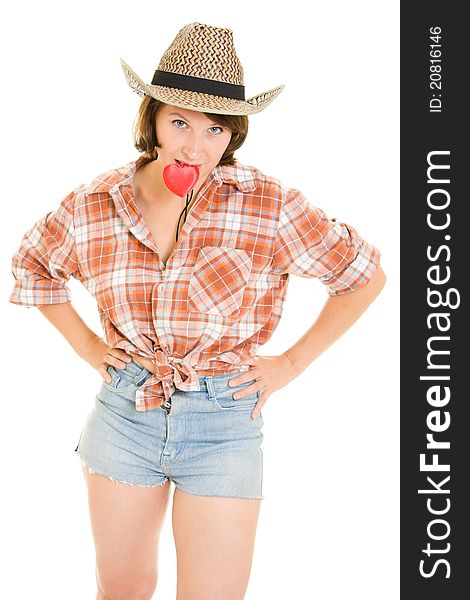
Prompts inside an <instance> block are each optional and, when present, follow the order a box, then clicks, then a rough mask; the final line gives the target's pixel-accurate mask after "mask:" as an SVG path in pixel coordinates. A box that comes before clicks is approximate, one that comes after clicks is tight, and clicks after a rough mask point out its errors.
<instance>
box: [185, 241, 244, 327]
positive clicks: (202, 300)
mask: <svg viewBox="0 0 470 600" xmlns="http://www.w3.org/2000/svg"><path fill="white" fill-rule="evenodd" d="M251 269H252V259H251V257H250V256H249V254H248V252H246V251H245V250H242V249H240V248H224V247H218V246H203V247H202V248H200V249H199V254H198V256H197V259H196V263H195V265H194V269H193V272H192V274H191V277H190V280H189V289H188V308H189V309H190V310H192V311H196V312H203V313H209V314H214V315H221V316H224V317H230V316H232V315H234V314H235V313H237V312H238V311H239V310H240V308H241V305H242V300H243V293H244V291H245V286H246V283H247V281H248V279H249V277H250V273H251Z"/></svg>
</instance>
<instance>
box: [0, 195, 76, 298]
mask: <svg viewBox="0 0 470 600" xmlns="http://www.w3.org/2000/svg"><path fill="white" fill-rule="evenodd" d="M79 189H80V188H77V189H75V190H73V191H72V192H70V194H68V195H67V196H66V197H65V198H64V199H63V200H62V201H61V203H60V205H59V207H58V208H57V210H55V211H52V212H49V213H48V214H47V215H45V216H44V217H42V218H41V219H40V220H39V221H38V222H37V223H35V225H33V226H32V227H31V228H30V229H29V230H28V231H27V232H26V233H25V234H24V236H23V240H22V242H21V245H20V247H19V249H18V251H17V252H16V253H15V254H14V255H13V257H12V259H11V271H12V273H13V277H14V278H15V283H14V287H13V291H12V293H11V295H10V298H9V301H10V302H12V303H13V304H20V305H22V306H27V307H31V306H44V305H48V304H62V303H65V302H69V301H70V300H71V294H70V290H69V288H68V287H67V282H68V280H69V279H70V276H71V275H74V276H75V277H77V279H79V278H80V276H79V269H78V261H77V254H76V247H75V237H74V219H73V215H74V202H75V199H76V195H77V192H78V190H79Z"/></svg>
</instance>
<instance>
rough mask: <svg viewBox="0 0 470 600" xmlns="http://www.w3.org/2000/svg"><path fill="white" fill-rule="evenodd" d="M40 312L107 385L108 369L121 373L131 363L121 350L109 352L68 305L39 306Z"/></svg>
mask: <svg viewBox="0 0 470 600" xmlns="http://www.w3.org/2000/svg"><path fill="white" fill-rule="evenodd" d="M38 308H39V310H40V311H41V312H42V314H43V315H44V316H45V317H46V319H48V320H49V321H50V322H51V323H52V324H53V325H54V327H55V328H56V329H57V330H58V331H60V333H61V334H62V335H63V336H64V338H65V339H66V340H67V341H68V343H69V344H70V345H71V346H72V348H73V349H74V350H75V352H76V353H77V354H78V355H79V356H80V357H81V358H83V360H85V361H86V362H88V363H89V364H90V365H91V366H92V367H93V368H95V369H97V370H98V372H99V373H100V375H101V377H102V378H103V379H104V380H105V381H107V382H108V383H109V382H110V381H111V377H110V376H109V374H108V372H107V368H108V365H112V366H114V367H116V368H118V369H123V368H124V367H125V366H126V364H127V363H128V362H130V361H131V360H132V359H131V357H130V356H128V355H127V354H126V353H125V352H124V350H121V349H119V348H110V347H109V346H108V345H107V344H106V342H105V341H104V340H103V339H102V338H100V336H99V335H97V334H96V333H94V332H93V331H92V330H91V329H90V328H89V327H88V326H87V324H86V323H85V322H84V321H83V319H82V318H81V317H80V315H79V314H78V313H77V311H76V310H75V309H74V307H73V306H72V303H71V302H65V303H62V304H48V305H45V306H39V307H38Z"/></svg>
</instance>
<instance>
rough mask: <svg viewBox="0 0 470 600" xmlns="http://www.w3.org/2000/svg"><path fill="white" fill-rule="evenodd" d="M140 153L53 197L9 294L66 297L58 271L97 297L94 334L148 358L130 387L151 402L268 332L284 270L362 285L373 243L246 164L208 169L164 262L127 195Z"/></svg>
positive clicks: (22, 252)
mask: <svg viewBox="0 0 470 600" xmlns="http://www.w3.org/2000/svg"><path fill="white" fill-rule="evenodd" d="M145 162H147V160H146V159H145V158H144V157H143V156H139V158H138V159H136V160H134V161H132V162H130V163H128V164H127V165H125V166H124V167H121V168H118V169H113V170H110V171H107V172H105V173H103V174H101V175H99V176H98V177H96V178H95V179H94V180H93V181H92V182H91V183H88V184H83V185H80V186H78V187H77V188H76V189H74V190H73V191H72V192H70V194H68V195H67V196H66V197H65V198H63V199H62V201H61V203H60V206H59V207H58V208H57V210H55V211H53V212H49V213H48V214H47V215H45V216H44V217H43V218H42V219H40V220H39V221H38V222H37V223H36V224H35V225H33V227H31V228H30V229H29V230H28V231H27V232H26V233H25V235H24V237H23V240H22V242H21V245H20V247H19V249H18V251H17V252H16V254H14V256H13V258H12V263H11V266H12V273H13V275H14V277H15V280H16V281H15V285H14V288H13V291H12V293H11V296H10V298H9V301H10V302H12V303H14V304H20V305H23V306H28V307H31V306H41V305H47V304H60V303H64V302H69V301H70V300H71V294H70V290H69V289H68V287H67V281H68V279H69V278H70V276H71V275H73V276H74V277H75V278H76V279H78V280H79V281H81V283H82V284H83V285H84V286H85V287H86V289H87V290H88V291H89V292H90V294H91V295H92V296H93V297H94V298H95V299H96V302H97V305H98V311H99V315H100V320H101V323H102V327H103V330H104V340H105V342H106V343H107V344H108V345H109V346H110V347H112V348H121V349H123V350H125V351H126V352H127V351H129V352H134V353H136V354H138V355H140V356H143V357H147V358H150V359H152V361H153V363H154V364H155V365H156V368H157V370H156V373H154V374H153V375H152V376H151V377H150V378H149V379H148V380H147V381H146V382H145V383H144V384H143V385H142V386H141V387H139V388H138V390H137V393H136V409H137V410H140V411H144V410H149V409H152V408H154V407H157V406H160V405H161V404H163V403H164V402H165V400H166V399H167V398H170V397H171V395H172V394H173V392H174V391H175V388H178V389H180V390H184V391H197V390H198V389H199V380H198V374H199V375H220V374H222V373H228V372H232V371H238V370H241V371H245V370H248V369H249V367H248V366H247V365H240V363H241V362H244V361H245V360H246V359H247V358H248V357H250V356H253V355H255V354H256V351H257V349H258V348H259V347H260V346H262V345H263V344H265V343H266V342H267V341H268V340H269V338H270V337H271V336H272V334H273V332H274V330H275V328H276V326H277V324H278V322H279V319H280V317H281V312H282V307H283V303H284V300H285V295H286V291H287V284H288V280H289V275H290V274H292V275H298V276H300V277H310V278H317V279H319V280H320V281H321V282H323V283H324V284H325V285H326V286H327V291H328V294H329V295H330V296H337V295H341V294H347V293H349V292H352V291H354V290H356V289H358V288H361V287H363V286H364V285H366V283H367V282H368V281H369V279H370V278H371V276H372V274H373V273H374V271H375V269H376V267H377V266H378V264H379V260H380V253H379V251H378V250H377V249H376V248H375V247H374V246H372V245H371V244H368V243H367V242H366V241H364V240H363V239H362V238H361V237H360V236H359V235H358V233H357V232H356V230H355V229H354V228H353V227H351V226H350V225H346V224H345V223H340V222H337V221H336V219H330V218H328V217H327V216H326V215H325V213H324V212H323V211H322V210H321V209H320V208H316V207H314V206H312V205H311V204H309V203H308V202H307V200H306V199H305V197H304V196H303V194H302V193H301V192H300V191H299V190H296V189H293V188H286V187H285V186H284V185H283V184H282V183H281V182H280V181H279V180H277V179H275V178H273V177H270V176H267V175H265V174H263V173H262V172H261V171H259V170H258V169H256V168H255V167H251V166H248V165H243V164H241V163H237V164H236V165H235V166H218V167H216V168H214V169H213V170H212V171H211V173H210V175H209V176H208V177H207V179H206V180H205V182H204V183H203V185H202V187H201V189H200V192H199V194H198V196H197V197H196V199H195V200H194V203H193V204H192V205H191V207H190V210H189V211H188V215H187V219H186V222H185V223H184V226H183V227H182V229H181V231H180V233H179V237H178V242H177V244H176V246H175V248H174V250H173V252H172V254H171V255H170V257H169V259H168V262H167V265H166V267H165V265H164V264H163V262H162V259H161V258H160V256H159V253H158V246H157V244H158V240H154V239H153V237H152V234H151V233H150V231H149V229H148V228H147V226H146V224H145V222H144V220H143V217H142V215H141V213H140V211H139V209H138V208H137V205H136V204H135V202H134V198H133V180H134V173H135V171H136V169H137V168H138V167H139V166H141V165H142V164H144V163H145Z"/></svg>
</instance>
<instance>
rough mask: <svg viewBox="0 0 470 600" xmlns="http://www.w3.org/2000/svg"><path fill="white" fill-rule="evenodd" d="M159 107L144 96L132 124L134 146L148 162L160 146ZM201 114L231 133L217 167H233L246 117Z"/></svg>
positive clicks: (152, 100)
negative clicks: (157, 128) (157, 122)
mask: <svg viewBox="0 0 470 600" xmlns="http://www.w3.org/2000/svg"><path fill="white" fill-rule="evenodd" d="M160 106H163V102H160V101H159V100H156V99H155V98H153V97H152V96H148V95H146V96H145V97H144V99H143V100H142V102H141V104H140V107H139V112H138V114H137V117H136V120H135V123H134V131H133V136H134V146H135V147H136V148H137V150H139V152H142V153H143V154H144V156H145V158H148V159H149V160H154V159H156V158H157V157H158V151H157V148H158V147H160V144H159V142H158V140H157V132H156V128H155V122H156V121H155V119H156V116H157V112H158V109H159V108H160ZM203 114H205V115H206V116H207V117H209V118H210V119H211V120H212V121H214V122H215V123H217V124H218V125H220V126H221V127H226V128H228V129H230V130H231V131H232V139H231V140H230V142H229V145H228V146H227V148H226V149H225V152H224V153H223V155H222V158H221V159H220V161H219V165H234V164H235V163H236V162H237V159H236V158H235V157H234V152H235V150H238V148H240V146H241V145H242V144H243V142H244V141H245V139H246V136H247V134H248V117H247V116H246V115H219V114H216V113H203Z"/></svg>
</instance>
